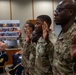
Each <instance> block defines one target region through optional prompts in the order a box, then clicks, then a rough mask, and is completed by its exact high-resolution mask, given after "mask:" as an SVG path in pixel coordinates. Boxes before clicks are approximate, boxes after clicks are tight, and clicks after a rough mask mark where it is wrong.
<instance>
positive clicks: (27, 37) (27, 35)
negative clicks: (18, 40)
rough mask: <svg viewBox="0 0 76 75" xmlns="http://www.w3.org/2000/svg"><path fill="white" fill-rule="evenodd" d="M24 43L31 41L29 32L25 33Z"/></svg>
mask: <svg viewBox="0 0 76 75" xmlns="http://www.w3.org/2000/svg"><path fill="white" fill-rule="evenodd" d="M25 40H26V42H27V43H28V42H30V41H31V33H30V31H29V30H27V31H26V38H25Z"/></svg>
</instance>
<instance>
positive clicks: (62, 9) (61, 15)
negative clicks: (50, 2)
mask: <svg viewBox="0 0 76 75" xmlns="http://www.w3.org/2000/svg"><path fill="white" fill-rule="evenodd" d="M70 18H71V16H70V9H69V8H68V4H67V3H66V4H65V2H63V1H62V2H61V3H59V5H58V6H57V8H56V10H55V12H54V21H55V23H56V24H57V25H63V24H66V23H68V22H69V20H70Z"/></svg>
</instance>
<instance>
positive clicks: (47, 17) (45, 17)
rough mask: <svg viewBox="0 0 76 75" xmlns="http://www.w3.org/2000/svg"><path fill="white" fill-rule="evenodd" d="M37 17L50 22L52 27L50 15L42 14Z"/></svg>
mask: <svg viewBox="0 0 76 75" xmlns="http://www.w3.org/2000/svg"><path fill="white" fill-rule="evenodd" d="M37 18H39V19H41V20H42V21H45V22H46V23H47V24H48V26H49V27H50V25H51V23H52V21H51V18H50V16H48V15H40V16H38V17H37Z"/></svg>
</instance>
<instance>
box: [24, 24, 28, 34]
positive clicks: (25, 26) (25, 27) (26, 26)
mask: <svg viewBox="0 0 76 75" xmlns="http://www.w3.org/2000/svg"><path fill="white" fill-rule="evenodd" d="M27 28H28V24H25V25H24V32H25V33H26V30H27Z"/></svg>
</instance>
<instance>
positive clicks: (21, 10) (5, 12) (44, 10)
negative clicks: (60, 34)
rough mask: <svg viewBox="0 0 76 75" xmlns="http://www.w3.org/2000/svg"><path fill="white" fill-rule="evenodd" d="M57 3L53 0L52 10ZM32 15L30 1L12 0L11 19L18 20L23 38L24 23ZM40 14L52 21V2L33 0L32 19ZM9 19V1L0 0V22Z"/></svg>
mask: <svg viewBox="0 0 76 75" xmlns="http://www.w3.org/2000/svg"><path fill="white" fill-rule="evenodd" d="M60 1H61V0H60ZM58 2H59V0H54V8H56V5H57V4H58ZM32 14H33V13H32V0H12V19H13V20H20V23H21V25H20V28H21V31H22V33H23V36H24V31H23V26H24V23H25V22H26V21H27V20H29V19H33V15H32ZM41 14H47V15H49V16H50V17H51V18H52V19H53V8H52V0H34V19H36V17H37V16H38V15H41ZM9 19H10V0H0V20H9ZM52 28H53V25H52Z"/></svg>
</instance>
